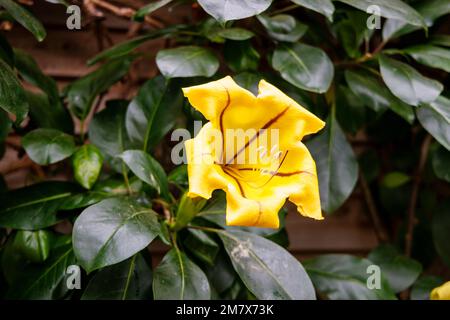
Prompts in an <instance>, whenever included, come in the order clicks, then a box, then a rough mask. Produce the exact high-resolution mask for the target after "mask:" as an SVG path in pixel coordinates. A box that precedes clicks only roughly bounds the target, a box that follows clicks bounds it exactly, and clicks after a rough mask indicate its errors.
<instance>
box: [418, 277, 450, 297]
mask: <svg viewBox="0 0 450 320" xmlns="http://www.w3.org/2000/svg"><path fill="white" fill-rule="evenodd" d="M443 283H444V280H443V279H442V278H440V277H436V276H422V277H420V278H419V280H417V281H416V283H415V284H414V286H413V287H412V289H411V300H430V294H431V291H432V290H433V289H434V288H437V287H439V286H440V285H442V284H443Z"/></svg>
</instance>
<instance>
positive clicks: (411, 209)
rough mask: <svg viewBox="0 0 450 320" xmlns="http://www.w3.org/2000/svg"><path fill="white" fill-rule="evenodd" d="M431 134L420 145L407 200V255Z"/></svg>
mask: <svg viewBox="0 0 450 320" xmlns="http://www.w3.org/2000/svg"><path fill="white" fill-rule="evenodd" d="M431 139H432V138H431V136H430V135H429V134H427V136H426V137H425V139H424V140H423V142H422V146H421V147H420V159H419V164H418V166H417V169H416V172H415V180H414V184H413V188H412V192H411V199H410V202H409V209H408V221H407V231H406V236H405V255H406V256H407V257H410V256H411V252H412V242H413V236H414V226H415V225H416V222H417V221H416V205H417V197H418V195H419V188H420V183H421V182H422V174H423V170H424V169H425V164H426V162H427V158H428V150H429V148H430V143H431Z"/></svg>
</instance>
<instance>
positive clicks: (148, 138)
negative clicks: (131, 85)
mask: <svg viewBox="0 0 450 320" xmlns="http://www.w3.org/2000/svg"><path fill="white" fill-rule="evenodd" d="M182 102H183V97H182V94H181V89H180V88H179V87H178V86H177V85H176V83H175V82H174V81H173V80H169V81H166V80H165V79H164V78H163V77H161V76H158V77H155V78H153V79H151V80H149V81H147V82H146V83H144V84H143V85H142V87H141V88H140V90H139V92H138V94H137V96H136V97H135V98H134V99H133V100H132V101H131V102H130V104H129V105H128V109H127V113H126V119H125V125H126V129H127V132H128V136H129V137H130V140H131V141H132V143H133V144H134V145H136V146H138V147H142V149H143V150H145V151H150V150H151V149H152V148H154V147H155V146H156V145H157V144H158V143H159V141H160V140H161V139H162V138H163V137H164V135H166V134H167V132H169V130H170V129H172V127H173V126H174V124H175V121H176V115H177V114H178V113H179V112H180V111H181V106H182Z"/></svg>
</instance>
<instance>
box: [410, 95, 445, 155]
mask: <svg viewBox="0 0 450 320" xmlns="http://www.w3.org/2000/svg"><path fill="white" fill-rule="evenodd" d="M416 113H417V118H418V119H419V122H420V124H421V125H422V126H423V127H424V128H425V129H426V130H427V131H428V132H429V133H430V134H431V135H432V136H433V137H434V138H435V139H436V140H437V141H438V142H439V143H440V144H441V145H443V146H444V147H445V148H446V149H447V150H450V100H449V99H447V98H445V97H443V96H440V97H438V98H437V99H436V101H434V102H432V103H430V104H425V105H422V106H421V107H420V108H418V109H417V111H416Z"/></svg>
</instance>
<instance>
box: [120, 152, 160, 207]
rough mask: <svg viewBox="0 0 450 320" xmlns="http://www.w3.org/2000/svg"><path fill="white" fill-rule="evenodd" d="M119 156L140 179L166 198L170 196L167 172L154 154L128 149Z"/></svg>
mask: <svg viewBox="0 0 450 320" xmlns="http://www.w3.org/2000/svg"><path fill="white" fill-rule="evenodd" d="M119 157H120V158H121V159H122V160H123V161H124V162H125V164H126V165H127V166H128V167H129V168H130V170H131V171H132V172H133V173H134V174H135V175H136V176H137V177H138V178H139V179H141V180H142V181H144V182H146V183H147V184H149V185H150V186H151V187H153V188H154V189H155V190H156V192H158V193H159V194H161V195H162V196H163V197H164V198H166V199H168V198H169V186H168V184H167V176H166V173H165V172H164V169H163V168H162V167H161V165H160V164H159V162H158V161H156V160H155V159H154V158H153V157H152V156H150V155H149V154H148V153H146V152H145V151H142V150H127V151H125V152H124V153H122V154H121V155H120V156H119Z"/></svg>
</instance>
